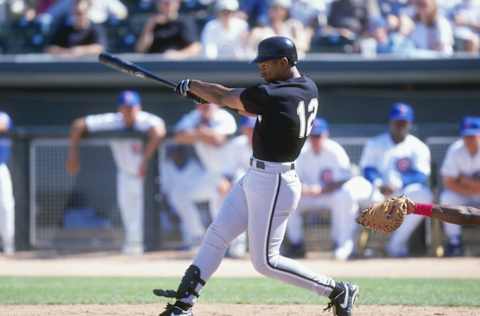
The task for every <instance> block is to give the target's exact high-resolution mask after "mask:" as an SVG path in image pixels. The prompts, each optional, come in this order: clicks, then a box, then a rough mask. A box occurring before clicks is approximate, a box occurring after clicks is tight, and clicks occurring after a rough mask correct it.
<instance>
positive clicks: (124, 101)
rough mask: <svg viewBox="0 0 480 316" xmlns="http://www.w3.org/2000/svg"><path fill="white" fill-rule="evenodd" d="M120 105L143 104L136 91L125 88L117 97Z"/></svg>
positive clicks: (137, 105) (132, 105)
mask: <svg viewBox="0 0 480 316" xmlns="http://www.w3.org/2000/svg"><path fill="white" fill-rule="evenodd" d="M117 104H118V106H129V107H139V106H140V105H141V104H142V100H141V98H140V95H139V94H138V92H136V91H132V90H125V91H122V92H121V93H120V95H119V96H118V98H117Z"/></svg>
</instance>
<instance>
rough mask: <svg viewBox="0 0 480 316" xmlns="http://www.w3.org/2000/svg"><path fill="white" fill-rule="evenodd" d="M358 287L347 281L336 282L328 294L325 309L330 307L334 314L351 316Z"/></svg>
mask: <svg viewBox="0 0 480 316" xmlns="http://www.w3.org/2000/svg"><path fill="white" fill-rule="evenodd" d="M359 292H360V288H359V287H358V285H355V284H351V283H349V282H337V284H336V285H335V289H334V290H333V291H332V294H330V303H329V304H328V306H327V308H325V310H329V309H332V310H333V315H335V316H351V315H352V308H353V304H355V301H356V300H357V297H358V293H359Z"/></svg>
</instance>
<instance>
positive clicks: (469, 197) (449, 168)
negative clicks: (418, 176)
mask: <svg viewBox="0 0 480 316" xmlns="http://www.w3.org/2000/svg"><path fill="white" fill-rule="evenodd" d="M461 136H462V139H459V140H457V141H456V142H454V143H453V144H452V145H450V147H449V148H448V151H447V154H446V157H445V160H444V162H443V165H442V168H441V170H440V174H441V176H442V180H443V181H442V182H443V186H444V187H445V189H444V191H443V192H442V194H441V196H440V203H441V204H445V205H466V206H475V207H479V206H480V117H465V118H464V119H463V122H462V125H461ZM444 229H445V233H446V235H447V238H448V243H447V246H446V249H445V250H446V251H445V255H447V256H459V255H463V247H462V230H461V226H459V225H455V224H448V223H445V224H444Z"/></svg>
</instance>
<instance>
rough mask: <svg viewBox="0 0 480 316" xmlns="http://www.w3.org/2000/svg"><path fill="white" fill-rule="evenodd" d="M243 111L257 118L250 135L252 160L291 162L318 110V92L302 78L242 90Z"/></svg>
mask: <svg viewBox="0 0 480 316" xmlns="http://www.w3.org/2000/svg"><path fill="white" fill-rule="evenodd" d="M240 99H241V101H242V103H243V105H244V106H245V109H246V110H247V111H248V112H250V113H255V114H258V115H259V117H258V119H257V123H256V124H255V129H254V132H253V156H254V157H255V158H257V159H261V160H266V161H273V162H289V161H295V160H296V159H297V157H298V155H299V154H300V151H301V150H302V147H303V144H304V143H305V140H306V138H307V136H308V135H309V134H310V130H311V128H312V123H313V120H314V119H315V117H316V115H317V109H318V90H317V86H316V85H315V83H314V82H313V81H312V79H310V78H308V77H306V76H302V77H299V78H290V79H288V80H285V81H274V82H270V83H266V84H260V85H257V86H254V87H250V88H247V89H245V90H244V91H243V92H242V94H241V95H240Z"/></svg>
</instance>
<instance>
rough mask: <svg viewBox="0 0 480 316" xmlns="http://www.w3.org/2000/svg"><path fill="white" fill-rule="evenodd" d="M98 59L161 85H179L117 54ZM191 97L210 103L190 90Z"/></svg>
mask: <svg viewBox="0 0 480 316" xmlns="http://www.w3.org/2000/svg"><path fill="white" fill-rule="evenodd" d="M98 61H99V62H100V63H102V64H104V65H106V66H108V67H110V68H112V69H115V70H117V71H120V72H123V73H126V74H127V75H130V76H134V77H138V78H142V79H149V80H153V81H155V82H157V83H160V84H161V85H163V86H165V87H167V88H171V89H175V88H176V87H177V84H176V83H175V82H173V81H170V80H167V79H164V78H161V77H160V76H157V75H156V74H154V73H152V72H151V71H149V70H147V69H145V68H143V67H140V66H139V65H137V64H134V63H132V62H131V61H128V60H125V59H121V58H119V57H117V56H114V55H112V54H109V53H101V54H100V55H98ZM187 96H188V97H189V98H190V99H193V100H195V102H198V103H208V102H207V101H205V100H203V99H202V98H200V97H198V96H196V95H195V94H193V93H190V92H188V95H187Z"/></svg>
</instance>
